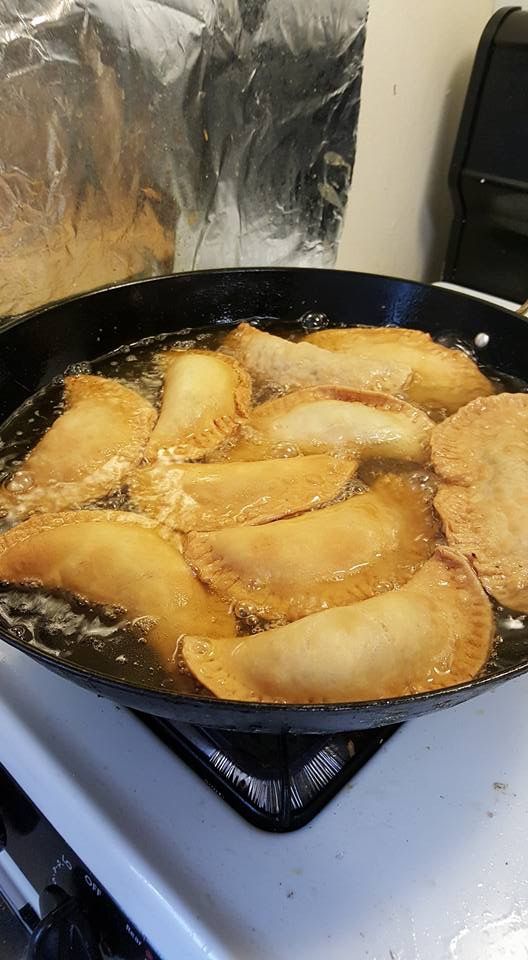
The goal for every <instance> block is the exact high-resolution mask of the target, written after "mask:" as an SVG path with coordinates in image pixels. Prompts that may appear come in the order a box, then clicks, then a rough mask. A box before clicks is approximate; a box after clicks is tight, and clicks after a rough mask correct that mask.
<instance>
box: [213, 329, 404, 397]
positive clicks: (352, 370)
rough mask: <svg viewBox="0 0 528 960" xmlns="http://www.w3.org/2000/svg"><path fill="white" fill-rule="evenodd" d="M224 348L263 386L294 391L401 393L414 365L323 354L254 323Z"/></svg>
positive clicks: (232, 335)
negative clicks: (331, 388) (327, 388)
mask: <svg viewBox="0 0 528 960" xmlns="http://www.w3.org/2000/svg"><path fill="white" fill-rule="evenodd" d="M222 349H223V350H225V351H226V352H227V353H229V354H231V355H233V356H235V357H236V358H237V360H240V362H241V363H242V364H243V365H244V366H245V367H246V369H247V370H249V372H250V374H251V376H252V377H253V380H254V381H255V383H256V384H257V385H258V386H262V385H275V386H278V387H283V388H287V389H291V388H292V387H306V386H316V385H317V384H329V383H330V384H332V385H336V386H337V385H339V386H344V387H351V388H352V389H355V390H384V391H385V392H386V393H399V392H400V391H401V390H402V389H403V388H404V387H405V385H406V384H407V383H408V381H409V380H410V377H411V373H412V371H411V369H410V367H409V366H407V365H405V364H402V363H399V362H398V361H395V360H392V359H390V358H389V359H384V360H381V361H380V362H376V361H373V360H372V358H370V357H367V358H363V357H353V356H347V355H346V354H338V353H334V352H333V351H331V350H322V349H321V348H320V347H316V346H314V345H313V344H312V343H293V342H292V341H291V340H285V339H284V338H283V337H277V336H275V335H274V334H272V333H265V332H264V331H263V330H257V328H256V327H252V326H250V324H248V323H241V324H239V325H238V327H237V328H236V329H235V330H234V331H233V332H232V333H229V334H228V335H227V337H226V338H225V340H224V343H223V345H222Z"/></svg>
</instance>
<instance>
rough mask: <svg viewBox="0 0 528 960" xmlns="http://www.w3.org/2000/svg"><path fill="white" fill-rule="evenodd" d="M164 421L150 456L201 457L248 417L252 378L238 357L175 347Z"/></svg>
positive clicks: (164, 360)
mask: <svg viewBox="0 0 528 960" xmlns="http://www.w3.org/2000/svg"><path fill="white" fill-rule="evenodd" d="M160 363H161V364H162V365H163V367H164V369H165V378H164V385H163V398H162V404H161V411H160V415H159V419H158V422H157V424H156V426H155V428H154V431H153V433H152V436H151V438H150V442H149V444H148V446H147V450H146V453H145V459H146V460H149V461H152V460H155V459H156V458H157V457H161V458H162V459H165V460H169V461H170V460H177V461H178V460H198V459H199V458H200V457H203V456H204V454H205V453H208V452H209V451H211V450H214V448H215V447H217V446H218V444H219V443H221V442H222V441H223V440H225V439H226V438H227V437H229V436H230V435H231V434H232V433H233V431H234V430H236V429H237V428H238V427H239V425H240V424H241V423H242V422H243V420H245V418H246V417H247V415H248V411H249V405H250V402H251V382H250V379H249V376H248V374H247V373H246V372H245V370H243V369H242V367H241V366H240V364H239V363H237V362H236V360H233V359H232V358H231V357H226V356H224V355H223V354H221V353H212V352H209V351H206V350H171V351H170V353H168V354H165V355H163V356H162V357H161V358H160Z"/></svg>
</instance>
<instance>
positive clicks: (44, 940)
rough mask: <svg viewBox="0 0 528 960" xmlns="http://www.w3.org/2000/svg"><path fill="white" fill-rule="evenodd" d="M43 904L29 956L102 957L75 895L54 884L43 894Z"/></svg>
mask: <svg viewBox="0 0 528 960" xmlns="http://www.w3.org/2000/svg"><path fill="white" fill-rule="evenodd" d="M40 907H41V911H42V912H43V913H44V915H43V917H42V920H41V921H40V923H39V924H38V925H37V927H35V929H34V931H33V933H32V935H31V941H30V945H29V949H28V952H27V954H26V960H57V958H59V957H60V960H101V951H100V950H99V947H98V945H97V939H96V937H95V936H94V934H93V932H92V930H91V927H90V921H89V918H88V916H87V915H86V913H85V912H84V911H83V910H82V908H81V906H80V904H79V903H78V902H77V900H76V899H75V897H71V896H69V895H68V894H67V893H65V891H64V890H61V888H60V887H58V886H56V885H54V884H52V885H51V886H49V887H46V889H45V890H44V891H43V893H42V894H41V897H40ZM45 911H48V912H45Z"/></svg>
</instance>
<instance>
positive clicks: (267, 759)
mask: <svg viewBox="0 0 528 960" xmlns="http://www.w3.org/2000/svg"><path fill="white" fill-rule="evenodd" d="M137 716H138V717H139V718H140V719H141V720H142V721H143V722H144V723H145V724H146V725H147V726H148V727H149V729H150V730H152V731H153V732H154V733H155V734H156V736H158V737H159V738H160V739H161V740H162V741H163V742H164V743H165V744H166V745H167V746H168V747H169V748H170V749H171V750H173V751H174V752H175V753H176V754H177V755H178V756H179V757H181V758H182V759H183V760H185V762H186V763H188V765H189V766H190V767H191V768H192V769H193V770H194V771H195V772H196V773H197V774H198V775H199V776H200V777H201V778H202V779H203V780H204V781H205V782H206V783H207V784H208V785H209V786H210V787H212V789H213V790H215V791H216V793H218V794H219V795H220V796H221V797H222V798H223V799H224V800H225V801H226V802H227V803H229V804H230V805H231V806H232V807H233V808H234V809H235V810H236V811H237V812H238V813H239V814H240V815H241V816H243V817H244V818H245V819H246V820H248V821H249V823H251V824H253V826H255V827H259V828H260V829H261V830H268V831H272V832H275V833H286V832H288V831H291V830H297V829H298V828H299V827H303V826H305V824H307V823H309V822H310V820H312V819H313V817H315V816H316V814H318V813H319V812H320V811H321V810H322V809H323V808H324V807H325V806H326V804H327V803H328V802H329V801H330V800H331V799H332V798H333V797H334V796H335V795H336V793H337V792H338V791H339V790H340V789H341V788H342V787H343V786H344V785H345V784H346V783H348V781H349V780H351V778H352V777H354V776H355V774H356V773H357V772H358V771H359V770H360V769H361V767H362V766H363V765H364V764H365V763H366V762H367V761H368V760H370V758H371V757H372V756H373V755H374V754H375V753H376V752H377V751H378V750H379V749H380V747H382V746H383V744H384V743H385V742H386V741H387V740H388V739H389V737H391V736H392V735H393V734H394V733H395V732H396V730H397V729H398V726H399V724H394V725H392V726H387V727H379V728H377V729H373V730H360V731H356V732H351V733H339V734H330V735H329V734H325V735H306V734H303V735H294V734H289V733H282V734H278V735H272V734H261V733H237V732H232V731H227V730H212V729H209V728H205V727H195V726H191V725H190V724H178V725H175V724H173V723H171V722H170V721H169V720H164V719H162V718H158V717H151V716H149V715H147V714H137Z"/></svg>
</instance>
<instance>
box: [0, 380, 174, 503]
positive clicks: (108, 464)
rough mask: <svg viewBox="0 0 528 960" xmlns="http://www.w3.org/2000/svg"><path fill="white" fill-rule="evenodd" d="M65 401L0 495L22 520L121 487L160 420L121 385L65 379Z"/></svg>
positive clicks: (108, 381)
mask: <svg viewBox="0 0 528 960" xmlns="http://www.w3.org/2000/svg"><path fill="white" fill-rule="evenodd" d="M64 396H65V405H66V410H65V412H64V413H62V414H61V415H60V416H59V417H58V418H57V419H56V420H55V422H54V423H53V424H52V426H51V427H50V428H49V430H48V431H47V432H46V433H45V434H44V436H43V437H42V439H41V440H39V442H38V443H37V445H36V446H35V447H34V448H33V450H32V451H31V452H30V453H29V454H28V456H27V458H26V460H25V461H24V463H23V464H22V466H21V467H20V468H19V469H18V470H17V472H16V473H15V474H14V475H13V476H12V478H11V480H10V481H9V483H8V484H7V485H6V487H4V488H3V489H2V490H1V492H0V506H1V507H5V509H6V510H7V511H8V512H9V513H11V514H12V515H13V517H14V518H16V519H20V518H21V517H23V516H28V515H29V514H31V513H34V512H36V511H44V510H45V511H50V510H52V511H58V510H64V509H67V508H69V507H75V506H80V505H82V504H84V503H89V502H90V501H93V500H97V499H99V498H100V497H103V496H105V495H106V494H109V493H111V492H112V491H113V490H115V489H116V488H119V486H120V485H121V483H122V481H123V478H124V477H125V476H126V474H127V473H128V471H129V470H131V469H132V468H133V467H135V466H136V464H137V463H139V461H140V459H141V457H142V455H143V451H144V449H145V445H146V443H147V441H148V438H149V436H150V433H151V430H152V428H153V426H154V423H155V421H156V411H155V409H154V407H153V406H152V405H151V404H150V403H149V402H148V401H147V400H145V399H144V398H143V397H142V396H141V395H140V394H139V393H137V391H135V390H131V389H129V388H128V387H124V386H123V385H122V384H120V383H118V381H117V380H107V379H105V378H104V377H95V376H90V375H85V374H82V375H80V376H76V377H65V378H64Z"/></svg>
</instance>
